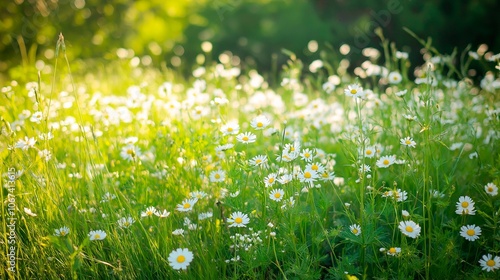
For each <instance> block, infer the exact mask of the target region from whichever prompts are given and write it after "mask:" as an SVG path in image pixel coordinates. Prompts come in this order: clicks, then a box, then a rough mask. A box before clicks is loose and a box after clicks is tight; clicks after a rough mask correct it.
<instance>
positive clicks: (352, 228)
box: [349, 224, 361, 236]
mask: <svg viewBox="0 0 500 280" xmlns="http://www.w3.org/2000/svg"><path fill="white" fill-rule="evenodd" d="M349 230H350V231H351V232H352V234H354V235H356V236H358V235H360V234H361V226H359V225H358V224H354V225H350V226H349Z"/></svg>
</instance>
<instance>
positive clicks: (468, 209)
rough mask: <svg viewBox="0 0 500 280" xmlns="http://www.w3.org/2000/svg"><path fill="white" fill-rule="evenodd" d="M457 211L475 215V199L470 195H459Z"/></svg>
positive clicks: (462, 213)
mask: <svg viewBox="0 0 500 280" xmlns="http://www.w3.org/2000/svg"><path fill="white" fill-rule="evenodd" d="M455 213H457V214H458V215H475V214H476V210H474V201H473V200H472V199H471V198H470V197H468V196H461V197H459V198H458V202H457V210H456V211H455Z"/></svg>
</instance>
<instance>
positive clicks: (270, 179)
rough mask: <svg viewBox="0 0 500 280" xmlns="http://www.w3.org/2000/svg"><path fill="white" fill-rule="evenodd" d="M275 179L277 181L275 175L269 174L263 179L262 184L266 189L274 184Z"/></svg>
mask: <svg viewBox="0 0 500 280" xmlns="http://www.w3.org/2000/svg"><path fill="white" fill-rule="evenodd" d="M276 179H277V175H276V173H271V174H269V175H267V177H266V178H264V184H265V186H266V188H268V187H271V186H272V185H274V183H276Z"/></svg>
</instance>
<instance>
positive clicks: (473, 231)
mask: <svg viewBox="0 0 500 280" xmlns="http://www.w3.org/2000/svg"><path fill="white" fill-rule="evenodd" d="M475 234H476V231H475V230H473V229H468V230H467V235H468V236H474V235H475Z"/></svg>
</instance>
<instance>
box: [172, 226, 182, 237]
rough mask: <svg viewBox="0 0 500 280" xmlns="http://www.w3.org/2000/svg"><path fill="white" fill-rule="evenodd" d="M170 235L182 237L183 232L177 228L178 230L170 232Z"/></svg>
mask: <svg viewBox="0 0 500 280" xmlns="http://www.w3.org/2000/svg"><path fill="white" fill-rule="evenodd" d="M172 234H173V235H182V236H184V230H183V229H182V228H178V229H176V230H174V231H172Z"/></svg>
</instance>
